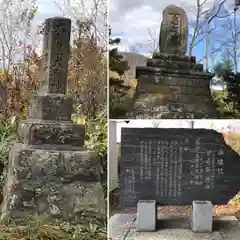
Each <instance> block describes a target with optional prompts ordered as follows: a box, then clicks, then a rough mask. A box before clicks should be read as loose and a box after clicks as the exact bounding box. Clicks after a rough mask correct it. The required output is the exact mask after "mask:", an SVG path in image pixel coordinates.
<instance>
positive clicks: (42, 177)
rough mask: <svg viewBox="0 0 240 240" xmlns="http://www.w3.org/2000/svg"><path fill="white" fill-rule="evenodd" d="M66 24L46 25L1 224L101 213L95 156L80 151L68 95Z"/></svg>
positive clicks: (13, 151)
mask: <svg viewBox="0 0 240 240" xmlns="http://www.w3.org/2000/svg"><path fill="white" fill-rule="evenodd" d="M70 32H71V20H70V19H66V18H58V17H56V18H50V19H47V20H46V22H45V32H44V46H43V59H42V72H41V76H40V80H41V86H40V90H39V93H38V95H37V96H35V97H34V98H33V100H32V101H31V104H30V107H29V119H28V120H26V121H21V122H20V124H19V131H18V135H19V142H17V143H16V144H15V145H14V146H13V147H12V149H11V152H10V155H9V163H8V173H7V178H6V182H5V185H4V192H3V195H4V198H3V202H2V205H1V220H9V219H13V220H15V221H18V220H22V219H25V218H26V217H28V216H33V215H45V216H48V217H50V218H60V219H63V220H69V219H73V218H75V217H80V216H83V215H85V216H88V215H89V216H90V215H91V216H99V217H101V216H102V214H104V211H105V210H104V197H103V189H102V186H101V184H100V166H99V161H98V158H97V154H96V153H94V152H91V151H88V150H87V149H85V148H84V147H83V145H84V135H85V126H84V125H79V124H73V123H72V121H71V113H72V99H71V98H70V97H69V96H68V95H66V94H67V70H68V60H69V42H70Z"/></svg>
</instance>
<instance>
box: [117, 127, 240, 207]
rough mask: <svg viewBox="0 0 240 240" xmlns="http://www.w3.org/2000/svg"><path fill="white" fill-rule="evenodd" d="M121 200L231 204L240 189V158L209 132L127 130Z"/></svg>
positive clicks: (123, 142)
mask: <svg viewBox="0 0 240 240" xmlns="http://www.w3.org/2000/svg"><path fill="white" fill-rule="evenodd" d="M121 138H122V140H121V159H120V190H121V194H120V200H121V204H122V206H124V207H125V208H128V207H136V204H137V202H138V201H139V200H143V199H144V200H152V199H154V200H156V201H157V203H158V204H159V205H191V204H192V202H193V201H194V200H199V201H201V200H202V201H205V200H208V201H211V202H212V203H213V204H217V205H221V204H226V203H227V202H228V201H229V200H230V199H231V198H232V197H233V196H235V195H236V194H237V193H238V192H239V190H240V188H239V184H238V183H239V180H240V176H239V171H240V156H239V155H238V154H237V153H236V152H235V151H233V150H232V149H231V147H229V146H228V145H227V144H226V143H225V141H224V138H223V136H222V135H221V134H220V133H218V132H216V131H214V130H207V129H170V128H169V129H160V128H122V133H121Z"/></svg>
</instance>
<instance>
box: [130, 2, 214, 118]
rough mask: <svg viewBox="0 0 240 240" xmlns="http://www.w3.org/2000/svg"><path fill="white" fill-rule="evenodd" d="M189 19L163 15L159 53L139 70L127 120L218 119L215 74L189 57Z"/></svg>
mask: <svg viewBox="0 0 240 240" xmlns="http://www.w3.org/2000/svg"><path fill="white" fill-rule="evenodd" d="M187 39H188V19H187V15H186V13H185V11H184V10H183V9H182V8H180V7H177V6H174V5H171V6H168V7H167V8H166V9H165V10H164V11H163V20H162V24H161V30H160V38H159V44H160V46H159V47H160V52H156V53H154V54H153V56H152V58H150V59H148V61H147V66H145V67H136V78H137V80H138V84H137V87H136V92H135V96H134V99H133V106H132V109H131V111H130V112H129V113H128V115H127V117H128V118H145V119H148V118H149V119H152V118H155V119H157V118H158V119H161V118H163V119H164V118H165V119H166V118H178V119H186V118H218V117H219V114H218V112H217V110H216V108H215V106H214V103H213V100H212V96H211V91H210V88H209V85H210V80H211V79H212V77H213V74H211V73H209V72H204V71H203V65H202V64H199V63H196V58H195V57H194V56H186V51H187Z"/></svg>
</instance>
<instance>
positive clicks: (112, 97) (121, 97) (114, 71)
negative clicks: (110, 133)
mask: <svg viewBox="0 0 240 240" xmlns="http://www.w3.org/2000/svg"><path fill="white" fill-rule="evenodd" d="M109 36H110V38H109V45H110V46H114V45H118V44H119V43H120V42H121V39H120V38H114V39H113V38H111V29H110V30H109ZM128 69H129V66H128V62H127V61H125V60H124V59H123V56H122V55H121V54H119V52H118V49H117V47H115V48H112V49H110V50H109V70H110V74H109V117H110V118H121V117H124V115H125V114H126V111H127V110H126V99H127V91H128V90H129V87H127V86H125V85H124V80H123V74H124V72H125V71H127V70H128Z"/></svg>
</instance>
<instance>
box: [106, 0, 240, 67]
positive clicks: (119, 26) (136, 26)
mask: <svg viewBox="0 0 240 240" xmlns="http://www.w3.org/2000/svg"><path fill="white" fill-rule="evenodd" d="M201 2H203V0H202V1H201ZM213 2H214V0H207V1H206V4H205V5H204V9H208V8H210V7H211V6H212V4H213ZM111 3H112V4H111V10H110V21H109V22H110V26H111V28H112V34H113V36H115V37H120V38H121V41H122V43H121V44H120V45H119V50H120V51H127V52H138V53H140V54H143V55H146V56H151V54H152V52H153V50H154V47H153V45H154V44H153V42H154V41H153V39H155V45H156V43H157V44H158V36H159V30H160V24H161V21H162V11H163V9H164V8H165V7H166V6H168V5H170V4H175V5H177V6H181V7H182V8H184V9H185V11H186V12H187V15H188V18H189V22H190V23H191V21H192V20H193V19H195V18H194V14H195V13H196V0H167V1H166V0H161V1H159V0H151V1H147V0H131V1H129V0H112V1H111ZM233 5H234V0H227V1H226V4H225V5H224V8H225V9H226V10H227V11H232V9H233ZM237 16H238V19H239V22H240V11H239V13H238V15H237ZM221 24H222V22H221V20H220V19H219V20H218V26H220V25H221ZM189 32H191V28H189ZM149 33H151V36H150V34H149ZM218 34H220V33H218ZM224 34H227V35H229V33H224V30H222V29H221V35H219V36H218V35H217V34H216V33H215V34H212V35H211V42H212V44H215V43H216V39H219V38H220V39H225V36H226V35H224ZM239 47H240V46H239ZM210 51H211V46H210V50H209V52H210ZM239 53H240V52H239ZM193 55H194V56H196V58H197V60H198V61H199V60H201V59H203V57H204V55H205V42H204V41H203V42H201V43H200V44H198V45H197V46H196V47H195V48H194V49H193ZM221 55H222V54H221V53H219V54H216V58H215V61H216V62H217V61H218V60H220V59H221ZM204 62H205V61H203V62H202V63H204ZM209 65H210V66H209V67H210V68H211V65H212V62H211V58H209ZM239 68H240V65H239Z"/></svg>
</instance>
